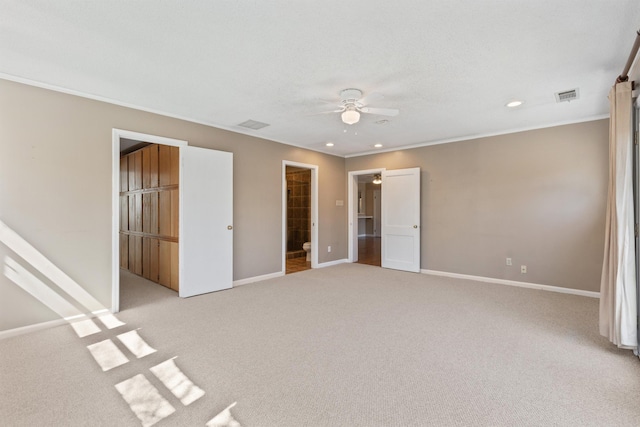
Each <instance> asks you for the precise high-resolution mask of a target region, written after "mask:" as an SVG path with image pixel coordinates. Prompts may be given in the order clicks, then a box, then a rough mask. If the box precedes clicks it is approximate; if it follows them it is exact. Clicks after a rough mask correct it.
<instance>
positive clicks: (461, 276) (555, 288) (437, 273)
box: [420, 270, 600, 298]
mask: <svg viewBox="0 0 640 427" xmlns="http://www.w3.org/2000/svg"><path fill="white" fill-rule="evenodd" d="M420 273H422V274H430V275H432V276H443V277H453V278H456V279H466V280H475V281H477V282H487V283H495V284H498V285H507V286H517V287H519V288H529V289H539V290H542V291H550V292H559V293H561V294H572V295H580V296H583V297H590V298H600V292H593V291H583V290H582V289H572V288H562V287H560V286H551V285H540V284H538V283H529V282H518V281H516V280H506V279H494V278H492V277H482V276H472V275H469V274H459V273H447V272H446V271H436V270H420Z"/></svg>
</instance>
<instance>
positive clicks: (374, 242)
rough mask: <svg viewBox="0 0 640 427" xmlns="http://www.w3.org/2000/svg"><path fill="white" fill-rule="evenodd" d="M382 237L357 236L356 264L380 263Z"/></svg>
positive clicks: (377, 264) (376, 264) (379, 264)
mask: <svg viewBox="0 0 640 427" xmlns="http://www.w3.org/2000/svg"><path fill="white" fill-rule="evenodd" d="M381 242H382V239H381V238H380V237H373V236H363V237H358V264H367V265H375V266H378V267H380V266H381V265H382V249H381V247H382V245H381Z"/></svg>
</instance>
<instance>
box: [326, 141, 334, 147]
mask: <svg viewBox="0 0 640 427" xmlns="http://www.w3.org/2000/svg"><path fill="white" fill-rule="evenodd" d="M325 145H326V146H327V147H333V142H327V143H326V144H325Z"/></svg>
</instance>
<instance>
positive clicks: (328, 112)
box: [307, 108, 345, 116]
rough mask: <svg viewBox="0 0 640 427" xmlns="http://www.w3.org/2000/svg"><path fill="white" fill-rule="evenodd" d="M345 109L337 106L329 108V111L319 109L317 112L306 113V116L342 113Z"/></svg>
mask: <svg viewBox="0 0 640 427" xmlns="http://www.w3.org/2000/svg"><path fill="white" fill-rule="evenodd" d="M344 110H345V109H344V108H338V109H337V110H329V111H319V112H317V113H311V114H307V115H308V116H317V115H320V114H332V113H342V112H343V111H344Z"/></svg>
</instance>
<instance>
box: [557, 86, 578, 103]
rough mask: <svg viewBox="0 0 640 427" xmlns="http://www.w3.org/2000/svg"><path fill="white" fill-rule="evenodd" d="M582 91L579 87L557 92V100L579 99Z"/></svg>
mask: <svg viewBox="0 0 640 427" xmlns="http://www.w3.org/2000/svg"><path fill="white" fill-rule="evenodd" d="M579 96H580V92H579V91H578V89H577V88H576V89H571V90H565V91H562V92H556V102H565V101H566V102H569V101H573V100H575V99H578V98H579Z"/></svg>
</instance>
